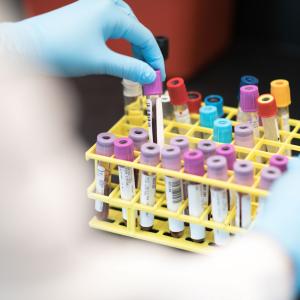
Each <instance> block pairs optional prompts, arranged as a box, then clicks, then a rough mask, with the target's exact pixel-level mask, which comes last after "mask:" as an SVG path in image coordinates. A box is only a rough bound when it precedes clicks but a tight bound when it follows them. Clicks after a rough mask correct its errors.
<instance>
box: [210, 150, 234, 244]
mask: <svg viewBox="0 0 300 300" xmlns="http://www.w3.org/2000/svg"><path fill="white" fill-rule="evenodd" d="M207 177H208V178H212V179H217V180H223V181H226V180H227V179H228V176H227V162H226V159H225V157H223V156H220V155H213V156H211V157H210V158H208V160H207ZM210 192H211V209H212V217H213V220H214V221H215V222H218V223H224V222H225V219H226V217H227V213H228V201H227V191H226V190H225V189H220V188H217V187H214V186H211V188H210ZM214 239H215V244H216V245H218V246H221V245H224V244H225V243H226V242H227V241H228V239H229V233H228V232H226V231H223V230H220V229H214Z"/></svg>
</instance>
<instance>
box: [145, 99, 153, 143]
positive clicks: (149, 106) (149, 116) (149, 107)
mask: <svg viewBox="0 0 300 300" xmlns="http://www.w3.org/2000/svg"><path fill="white" fill-rule="evenodd" d="M146 106H147V121H148V130H149V142H151V143H153V127H152V114H153V111H152V100H151V98H147V101H146Z"/></svg>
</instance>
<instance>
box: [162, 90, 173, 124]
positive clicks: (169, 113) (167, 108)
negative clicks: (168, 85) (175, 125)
mask: <svg viewBox="0 0 300 300" xmlns="http://www.w3.org/2000/svg"><path fill="white" fill-rule="evenodd" d="M161 103H162V109H163V116H164V119H166V120H172V119H173V115H174V111H173V105H172V103H171V100H170V96H169V93H168V91H166V92H165V93H164V94H163V95H162V96H161Z"/></svg>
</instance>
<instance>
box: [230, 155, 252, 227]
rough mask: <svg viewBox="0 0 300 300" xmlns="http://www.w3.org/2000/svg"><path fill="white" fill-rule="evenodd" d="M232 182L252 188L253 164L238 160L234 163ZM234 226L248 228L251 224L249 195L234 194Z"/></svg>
mask: <svg viewBox="0 0 300 300" xmlns="http://www.w3.org/2000/svg"><path fill="white" fill-rule="evenodd" d="M233 169H234V181H235V183H237V184H240V185H246V186H252V185H253V182H254V168H253V163H252V162H251V161H248V160H238V161H236V162H235V163H234V167H233ZM236 194H237V195H236V212H235V226H238V227H241V228H249V226H250V224H251V195H249V194H245V193H240V192H237V193H236Z"/></svg>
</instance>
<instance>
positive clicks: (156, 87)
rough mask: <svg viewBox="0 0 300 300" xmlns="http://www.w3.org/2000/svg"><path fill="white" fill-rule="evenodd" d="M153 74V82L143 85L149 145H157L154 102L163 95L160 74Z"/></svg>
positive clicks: (157, 72)
mask: <svg viewBox="0 0 300 300" xmlns="http://www.w3.org/2000/svg"><path fill="white" fill-rule="evenodd" d="M155 72H156V79H155V80H154V82H153V83H149V84H144V85H143V90H144V95H145V96H146V97H147V118H148V128H149V141H150V142H151V143H157V124H156V102H157V100H158V99H159V98H160V96H161V95H162V93H163V87H162V81H161V73H160V71H159V70H157V71H155Z"/></svg>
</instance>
